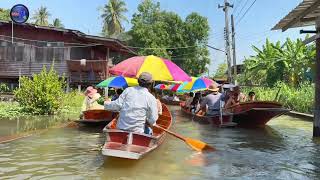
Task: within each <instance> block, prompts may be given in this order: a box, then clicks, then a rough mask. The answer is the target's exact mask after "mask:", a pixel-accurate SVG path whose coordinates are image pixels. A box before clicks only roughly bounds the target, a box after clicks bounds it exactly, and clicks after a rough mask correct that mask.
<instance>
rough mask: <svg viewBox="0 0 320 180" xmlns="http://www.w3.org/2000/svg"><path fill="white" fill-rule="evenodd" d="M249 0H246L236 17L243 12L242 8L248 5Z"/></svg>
mask: <svg viewBox="0 0 320 180" xmlns="http://www.w3.org/2000/svg"><path fill="white" fill-rule="evenodd" d="M248 2H249V0H246V2H245V3H244V4H243V6H242V8H241V10H240V11H239V13H237V15H235V17H237V16H239V15H240V14H241V12H242V10H243V9H244V8H245V7H246V6H247V4H248Z"/></svg>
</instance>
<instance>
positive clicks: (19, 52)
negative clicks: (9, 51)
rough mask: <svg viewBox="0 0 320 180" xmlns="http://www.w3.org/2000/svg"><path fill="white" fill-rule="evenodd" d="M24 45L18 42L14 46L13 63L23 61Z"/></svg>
mask: <svg viewBox="0 0 320 180" xmlns="http://www.w3.org/2000/svg"><path fill="white" fill-rule="evenodd" d="M24 47H25V46H24V43H23V42H18V43H15V44H14V59H15V61H23V55H24Z"/></svg>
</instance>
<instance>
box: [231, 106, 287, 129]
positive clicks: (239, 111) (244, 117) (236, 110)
mask: <svg viewBox="0 0 320 180" xmlns="http://www.w3.org/2000/svg"><path fill="white" fill-rule="evenodd" d="M226 112H228V113H232V114H233V117H232V119H233V122H235V123H237V124H238V125H239V126H242V127H259V126H264V125H266V124H267V123H268V122H269V121H270V120H271V119H273V118H276V117H278V116H281V115H283V114H285V113H287V112H289V109H286V108H283V107H282V105H281V104H280V103H277V102H268V101H254V102H246V103H241V104H239V105H236V106H233V107H231V108H228V109H226Z"/></svg>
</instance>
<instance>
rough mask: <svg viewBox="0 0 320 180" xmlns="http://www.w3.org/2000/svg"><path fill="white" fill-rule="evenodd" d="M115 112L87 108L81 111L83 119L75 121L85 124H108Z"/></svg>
mask: <svg viewBox="0 0 320 180" xmlns="http://www.w3.org/2000/svg"><path fill="white" fill-rule="evenodd" d="M116 114H117V113H114V112H111V111H107V110H103V109H95V110H87V111H84V112H83V119H79V120H76V121H75V122H78V123H81V124H85V125H92V126H95V125H106V124H108V123H109V122H110V121H111V120H112V119H113V118H114V117H115V116H116Z"/></svg>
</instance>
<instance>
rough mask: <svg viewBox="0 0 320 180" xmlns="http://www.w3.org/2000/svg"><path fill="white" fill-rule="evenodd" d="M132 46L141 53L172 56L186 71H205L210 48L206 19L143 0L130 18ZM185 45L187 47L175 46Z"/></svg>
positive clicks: (192, 73) (191, 72) (192, 72)
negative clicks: (163, 7)
mask: <svg viewBox="0 0 320 180" xmlns="http://www.w3.org/2000/svg"><path fill="white" fill-rule="evenodd" d="M131 23H132V25H133V26H132V29H131V31H130V32H129V34H130V35H131V37H132V39H131V41H130V42H129V43H130V45H131V46H136V47H143V48H137V49H136V51H137V52H138V53H139V54H140V55H151V54H152V55H156V56H159V57H164V58H168V59H171V60H172V61H173V62H175V63H176V64H177V65H178V66H180V67H181V68H182V69H184V70H185V71H186V72H187V73H188V74H190V75H193V76H199V75H200V74H202V73H204V72H205V71H207V68H206V67H207V65H208V64H209V62H210V61H209V51H208V49H207V47H206V44H207V42H208V36H209V30H210V28H209V23H208V19H207V18H205V17H203V16H200V15H199V14H197V13H191V14H190V15H188V16H187V17H186V19H185V20H182V19H181V17H180V16H179V15H178V14H176V13H174V12H168V11H162V10H161V9H160V3H159V2H157V3H154V2H153V1H152V0H144V1H143V2H142V3H141V4H140V5H139V6H138V12H137V13H135V14H134V15H133V18H132V20H131ZM171 47H173V48H171ZM174 47H187V48H174Z"/></svg>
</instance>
